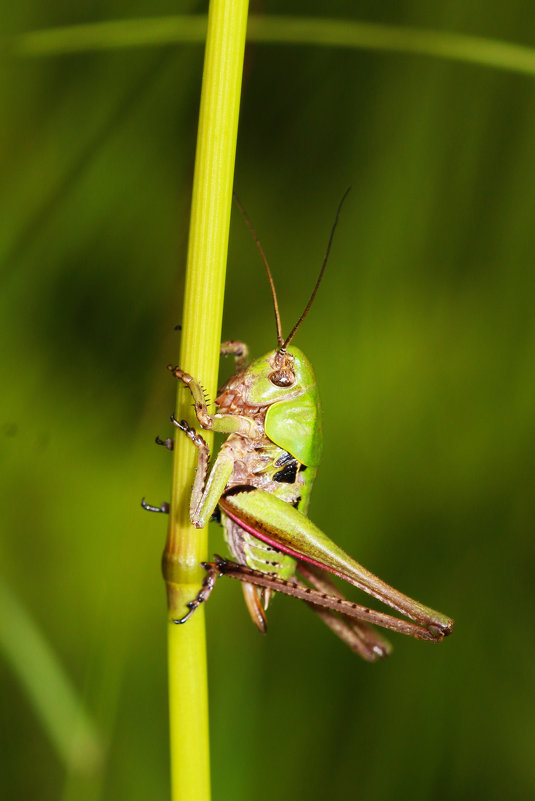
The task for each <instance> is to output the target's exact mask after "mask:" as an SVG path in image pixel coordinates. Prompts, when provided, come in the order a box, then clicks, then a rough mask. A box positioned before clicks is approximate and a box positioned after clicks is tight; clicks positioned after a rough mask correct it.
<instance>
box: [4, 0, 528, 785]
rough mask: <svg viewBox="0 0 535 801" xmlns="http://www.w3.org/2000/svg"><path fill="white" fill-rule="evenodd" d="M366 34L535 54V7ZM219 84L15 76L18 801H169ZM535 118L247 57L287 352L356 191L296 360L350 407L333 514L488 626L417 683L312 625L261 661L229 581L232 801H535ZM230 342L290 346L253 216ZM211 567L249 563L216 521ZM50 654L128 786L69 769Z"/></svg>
mask: <svg viewBox="0 0 535 801" xmlns="http://www.w3.org/2000/svg"><path fill="white" fill-rule="evenodd" d="M256 9H257V10H261V11H263V12H265V13H279V14H281V13H288V14H290V13H291V14H307V15H310V16H314V15H316V16H326V15H327V14H330V13H332V9H331V7H330V6H328V5H326V4H325V3H322V2H319V0H310V1H309V2H307V3H303V2H299V0H294V2H293V3H292V4H291V6H288V5H286V4H284V3H282V2H280V0H279V1H278V2H277V1H275V2H271V3H264V4H262V8H259V7H258V6H257V7H256ZM205 10H206V7H205V6H204V4H203V5H195V4H192V3H189V4H186V3H183V4H182V3H180V2H179V3H170V2H166V0H159V2H157V3H156V4H154V3H153V4H151V5H150V7H149V6H147V5H146V4H143V3H136V2H134V3H133V4H132V3H128V4H126V3H123V2H121V1H120V0H115V2H112V3H111V4H110V3H107V4H106V5H105V6H104V5H103V4H102V3H99V2H94V3H90V4H85V5H84V7H83V9H82V8H77V9H74V8H73V7H72V4H67V3H66V2H63V1H62V0H54V2H51V3H48V4H46V6H43V4H41V3H38V2H36V0H26V2H24V3H21V4H17V5H16V6H15V5H14V4H9V5H8V4H7V3H4V8H3V11H4V13H3V19H4V32H7V33H10V34H15V33H18V32H23V31H27V30H33V29H37V28H42V27H49V26H54V25H61V24H72V23H82V22H91V21H97V20H101V19H104V18H106V19H113V18H121V17H122V18H125V17H128V18H131V17H136V16H138V17H139V16H144V15H147V14H170V13H177V12H189V11H200V12H204V11H205ZM336 14H337V15H338V16H340V17H341V18H344V17H347V18H349V17H353V18H358V19H362V20H370V21H377V22H384V23H392V24H404V25H414V26H417V27H423V28H435V29H438V30H449V31H457V32H460V33H463V32H464V33H468V34H472V35H478V36H483V37H495V38H499V39H504V40H508V41H512V42H519V43H523V44H526V45H530V44H532V45H533V44H534V42H533V37H532V34H531V33H528V32H527V31H531V30H532V28H533V23H534V22H535V12H534V9H533V6H532V5H531V4H528V3H526V2H520V0H510V2H508V3H498V4H494V5H490V4H489V3H486V2H482V0H474V2H472V3H470V4H466V3H463V2H460V0H454V1H453V2H450V3H448V4H447V7H446V8H443V7H441V5H440V4H438V5H436V4H429V3H424V2H422V1H421V0H419V1H418V2H402V3H399V2H393V0H389V2H385V3H382V4H380V6H378V5H377V4H376V3H370V2H361V3H359V4H357V6H355V4H354V3H351V2H349V0H345V2H340V3H337V4H336ZM201 68H202V47H201V46H199V45H195V44H193V45H181V46H175V47H170V46H167V47H160V48H138V49H131V50H122V51H116V52H102V53H86V54H78V55H70V56H57V57H48V58H41V59H26V60H25V59H19V60H17V59H6V58H4V59H3V61H2V76H3V80H2V83H1V89H0V91H1V103H2V109H3V113H2V120H1V122H0V137H1V152H2V180H1V188H0V220H1V225H0V255H1V260H2V263H1V279H2V290H1V293H0V304H1V319H2V325H1V337H2V345H1V348H2V359H1V366H0V369H1V373H2V378H1V386H2V391H1V396H0V410H1V411H0V441H1V449H0V454H1V462H0V470H1V483H0V492H1V508H2V514H1V521H0V524H1V529H2V536H1V541H0V543H1V544H0V548H1V562H2V587H1V589H2V596H1V598H2V607H1V611H0V614H1V617H2V624H1V625H2V630H3V635H2V637H3V646H4V654H3V656H5V655H6V654H11V655H10V657H9V658H8V659H7V660H4V659H3V658H2V659H0V678H1V684H2V693H1V696H2V701H1V706H0V709H1V714H2V729H1V738H2V739H1V743H0V763H1V767H2V772H3V777H2V780H1V783H2V790H1V794H2V797H3V798H6V799H15V798H16V799H40V801H51V800H52V799H58V798H60V799H63V801H79V800H81V801H85V800H86V799H87V800H88V801H89V800H91V801H104V800H106V801H108V800H109V801H111V799H128V800H129V801H136V800H137V799H140V801H141V799H147V798H150V799H167V798H168V794H169V780H168V742H167V708H166V694H167V687H166V638H165V632H166V626H165V601H164V585H163V581H162V579H161V576H160V555H161V552H162V549H163V544H164V538H165V529H166V520H164V519H162V518H159V517H157V516H148V515H147V514H146V513H144V512H143V511H142V510H141V508H140V505H139V503H140V499H141V497H142V496H144V495H145V496H147V498H148V499H149V500H150V501H152V502H153V503H160V502H161V501H163V500H165V499H168V497H169V487H170V471H171V457H170V456H169V454H168V453H167V452H166V451H165V450H164V449H163V448H157V447H156V446H155V445H154V444H153V440H154V436H155V435H156V434H160V435H161V436H168V435H170V434H171V430H170V424H169V422H168V419H169V417H168V416H169V413H170V412H171V410H172V409H173V407H174V397H175V391H176V387H175V382H174V380H173V379H171V378H170V377H169V374H168V373H167V371H166V369H165V365H166V364H167V362H169V361H174V360H175V359H176V357H177V353H178V346H179V341H178V336H179V334H177V333H176V332H175V331H173V326H174V325H175V324H176V323H177V322H179V321H180V314H181V303H182V286H183V279H184V264H185V253H186V239H187V227H188V208H189V202H190V191H191V177H192V164H193V154H194V144H195V135H196V124H197V111H198V99H199V91H200V79H201ZM534 92H535V79H533V78H529V77H523V76H519V75H515V74H511V73H505V72H500V71H497V70H493V69H487V68H482V67H478V66H473V65H465V64H459V63H451V62H445V61H442V60H438V59H432V58H428V57H420V56H411V55H396V54H386V53H366V52H360V51H351V50H339V49H334V48H333V49H328V48H325V49H322V48H317V47H316V48H314V47H298V46H276V45H270V46H266V45H253V46H250V47H249V48H248V51H247V60H246V70H245V81H244V94H243V106H242V116H241V122H240V132H239V143H238V156H237V164H236V187H237V190H238V192H239V194H240V197H241V199H242V201H243V203H244V204H245V206H246V208H247V210H248V212H249V214H250V216H251V218H252V220H253V222H254V224H255V226H256V228H257V230H258V232H259V235H260V238H261V240H262V243H263V245H264V248H265V250H266V253H267V255H268V258H269V260H270V262H271V265H272V269H273V273H274V276H275V281H276V284H277V287H278V291H279V298H280V303H281V313H282V317H283V325H284V328H285V330H286V331H288V330H289V328H290V327H291V325H292V324H293V323H294V322H295V320H296V319H297V316H298V315H299V313H300V312H301V310H302V307H303V306H304V303H305V301H306V299H307V297H308V295H309V292H310V290H311V287H312V285H313V282H314V280H315V277H316V274H317V270H318V269H319V266H320V264H321V260H322V257H323V253H324V249H325V245H326V241H327V237H328V233H329V229H330V226H331V223H332V219H333V216H334V212H335V209H336V205H337V203H338V200H339V198H340V196H341V194H342V192H343V190H344V189H345V187H346V186H347V185H348V184H351V185H352V187H353V189H352V192H351V194H350V196H349V198H348V201H347V204H346V206H345V208H344V210H343V214H342V218H341V221H340V225H339V229H338V232H337V235H336V239H335V243H334V246H333V250H332V255H331V261H330V264H329V268H328V271H327V274H326V277H325V281H324V284H323V286H322V288H321V291H320V293H319V295H318V297H317V300H316V303H315V305H314V307H313V310H312V312H311V314H310V316H309V318H308V319H307V321H306V324H305V325H304V326H303V328H302V329H301V331H300V333H299V336H298V339H297V340H296V344H298V345H299V346H300V347H302V348H303V349H304V350H305V352H306V353H307V355H308V356H309V358H310V359H311V360H312V363H313V364H314V366H315V369H316V372H317V378H318V381H319V385H320V390H321V394H322V402H323V410H324V431H325V453H324V458H323V462H322V467H321V470H320V473H319V477H318V481H317V486H316V489H315V492H314V496H313V500H312V507H311V517H312V518H313V519H314V520H315V522H317V523H318V524H319V525H321V526H322V527H323V528H324V529H325V530H326V531H328V532H329V533H330V534H331V535H332V537H333V538H334V539H336V541H337V542H339V543H340V544H342V545H343V546H344V547H345V548H346V549H347V550H348V551H349V552H350V553H352V554H353V555H354V556H355V557H356V558H357V559H359V560H360V561H362V562H363V563H364V564H365V565H366V566H367V567H369V568H370V569H372V570H374V571H375V572H377V573H378V574H379V575H380V576H381V577H382V578H384V579H386V580H387V581H389V582H390V583H392V584H393V585H394V586H397V587H399V588H400V589H402V590H403V591H405V592H407V593H408V594H410V595H412V596H414V597H416V598H418V599H419V600H421V601H423V602H425V603H428V604H430V605H432V606H433V607H435V608H437V609H440V610H441V611H443V612H445V613H447V614H450V615H452V616H453V617H454V618H455V619H456V622H457V625H456V629H455V632H454V634H453V636H452V637H451V638H450V639H449V640H448V641H446V642H444V644H443V645H441V646H431V645H428V644H426V643H420V642H414V641H410V640H406V639H404V638H403V637H401V636H397V635H391V641H392V642H393V643H394V645H395V650H394V653H393V655H392V656H391V658H390V659H388V660H386V661H385V662H383V663H381V664H378V665H371V666H370V665H367V664H365V663H363V662H361V661H360V660H359V659H358V657H356V656H355V655H353V654H352V653H351V652H350V651H349V650H347V649H346V648H345V646H344V645H343V644H342V643H341V642H339V641H338V640H337V639H336V638H335V637H334V636H333V635H332V634H331V633H330V632H329V631H328V630H327V628H326V627H325V626H323V625H322V624H321V622H320V621H319V620H317V619H316V618H315V616H313V615H311V614H310V612H309V610H308V609H307V608H306V607H305V606H304V605H302V604H300V603H298V602H296V601H293V600H291V599H288V598H283V597H278V598H277V599H276V600H275V602H274V603H273V604H272V607H271V608H270V614H269V622H270V632H269V635H268V636H267V637H265V638H263V637H261V636H260V635H259V634H258V632H257V631H256V630H255V628H254V627H253V626H252V624H251V623H250V620H249V619H248V615H247V612H246V609H245V606H244V604H243V601H242V597H241V592H240V589H239V587H238V586H236V584H235V583H233V582H227V583H225V582H223V581H222V582H220V584H219V585H218V588H217V591H216V593H215V594H214V596H213V598H212V600H211V602H210V604H209V607H208V609H207V617H208V636H209V668H210V704H211V737H212V739H211V748H212V759H213V772H212V776H213V798H214V801H223V799H225V800H226V799H233V801H242V800H245V799H251V798H254V799H255V801H268V799H269V800H270V801H271V800H272V799H277V800H278V801H289V800H290V799H307V801H319V800H320V799H321V800H323V799H326V798H329V799H332V801H342V799H344V800H345V799H347V798H367V799H369V801H385V800H386V799H393V798H410V799H412V801H420V800H421V801H423V800H424V799H425V800H426V801H429V800H430V799H433V801H435V799H436V800H437V801H438V800H439V799H456V801H459V800H460V799H472V800H473V799H486V801H492V800H493V799H503V798H504V797H505V798H507V799H526V798H530V797H533V794H534V791H535V760H534V759H533V754H534V746H535V730H534V726H535V724H534V720H535V698H534V693H533V664H534V659H535V647H534V641H533V637H532V631H531V630H532V621H533V615H534V613H535V603H534V594H533V578H532V576H533V559H534V556H535V554H534V540H533V512H534V506H535V492H534V461H535V459H534V453H535V450H534V445H535V442H534V440H535V417H534V410H533V394H534V388H535V370H534V364H535V362H534V356H535V336H534V335H535V328H534V315H533V307H534V303H535V273H534V265H533V251H534V246H535V211H534V204H533V191H534V189H533V187H534V186H535V149H534V144H533V143H534V141H535V103H534ZM223 338H225V339H226V338H240V339H244V340H245V341H247V342H248V343H249V344H250V346H251V350H252V353H253V354H257V355H258V354H261V353H263V352H265V351H266V350H268V349H271V348H272V347H273V346H274V344H275V340H274V324H273V315H272V309H271V306H270V298H269V291H268V287H267V282H266V278H265V275H264V272H263V268H262V265H261V262H260V259H259V257H258V254H257V253H256V251H255V248H254V244H253V242H252V240H251V238H250V236H249V233H248V232H247V230H246V228H245V225H244V224H243V221H242V220H241V219H240V218H239V215H237V214H236V213H234V214H233V221H232V229H231V237H230V248H229V270H228V277H227V303H226V309H225V319H224V326H223ZM228 369H229V363H225V364H223V369H222V373H221V378H222V380H223V379H224V378H225V377H226V376H227V374H228ZM210 547H211V550H212V551H221V550H222V548H223V547H224V546H223V545H222V536H221V532H220V530H219V529H218V528H217V526H214V528H213V531H212V532H211V546H210ZM8 598H9V599H10V600H9V601H8ZM19 606H20V607H21V608H20V609H19V610H18V612H17V611H16V610H17V607H19ZM31 621H33V622H31ZM31 627H35V628H36V629H37V630H38V631H39V632H40V636H41V637H42V638H44V640H45V641H46V642H47V643H48V648H49V649H50V650H51V652H52V654H54V655H55V656H54V658H55V659H56V660H57V661H58V663H59V664H60V665H61V666H62V670H63V671H64V673H65V676H67V677H68V681H69V682H70V683H71V684H72V686H73V688H74V690H75V692H76V693H77V695H78V696H79V698H81V699H82V702H83V708H84V709H85V714H86V715H87V716H88V717H89V718H90V719H91V720H92V726H93V729H94V731H96V732H97V737H98V739H99V742H100V744H101V745H100V747H101V749H102V752H103V754H104V756H103V757H102V759H101V760H100V761H98V760H96V759H95V758H94V754H92V752H91V750H90V748H89V747H88V749H86V750H85V751H84V749H83V748H82V750H81V751H80V752H77V756H78V758H77V760H73V759H71V761H70V762H69V760H68V759H67V760H66V758H65V757H63V758H62V757H61V756H60V754H59V752H58V747H57V745H55V744H54V742H55V741H54V738H53V736H52V735H51V732H50V729H49V727H48V726H47V725H45V724H44V723H43V718H42V716H41V715H40V714H39V713H38V712H37V711H36V707H35V704H34V702H33V701H32V697H33V696H32V694H31V693H30V692H29V691H28V681H33V682H34V685H36V686H37V690H35V686H34V692H37V694H38V696H40V697H41V703H47V699H48V702H49V703H50V706H51V709H52V713H53V714H55V713H57V714H58V715H59V714H60V709H59V707H58V704H57V703H56V701H55V699H54V697H53V692H54V688H53V686H52V683H51V682H49V681H47V672H46V664H45V662H44V661H43V660H44V657H43V656H42V653H41V650H40V649H38V650H37V651H35V652H33V651H32V647H31V643H32V642H33V640H32V628H31ZM36 636H37V635H36ZM9 644H10V645H9ZM28 644H29V645H28ZM27 646H28V649H29V654H28V656H27V657H26V658H25V659H23V661H22V664H18V663H17V662H16V658H15V657H14V656H13V654H14V653H15V654H16V653H19V655H20V652H21V651H22V652H23V651H24V649H25V648H26V647H27ZM28 669H29V674H26V673H25V670H26V671H27V670H28ZM25 676H26V678H24V677H25ZM47 693H49V696H50V697H48V696H47ZM43 699H44V700H43ZM67 713H68V710H67ZM67 713H66V714H67ZM67 717H68V715H67ZM73 739H74V730H73ZM67 745H68V744H67ZM191 748H192V749H194V748H195V743H194V742H192V743H191ZM64 750H65V744H64Z"/></svg>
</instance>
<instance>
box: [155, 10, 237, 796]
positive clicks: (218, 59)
mask: <svg viewBox="0 0 535 801" xmlns="http://www.w3.org/2000/svg"><path fill="white" fill-rule="evenodd" d="M247 8H248V2H247V0H211V2H210V7H209V13H208V30H207V38H206V51H205V59H204V70H203V82H202V92H201V109H200V116H199V131H198V138H197V152H196V158H195V174H194V180H193V199H192V209H191V221H190V232H189V246H188V261H187V272H186V288H185V297H184V311H183V316H182V346H181V350H180V362H179V363H180V366H181V367H182V368H183V369H185V370H186V371H187V372H189V373H191V374H192V375H193V376H195V377H198V378H199V380H200V381H202V383H203V385H204V386H205V387H206V389H207V391H208V394H209V396H210V398H214V397H215V393H216V388H217V373H218V364H219V344H220V339H221V320H222V316H223V295H224V288H225V267H226V260H227V248H228V232H229V224H230V210H231V203H232V186H233V174H234V161H235V155H236V139H237V131H238V115H239V106H240V92H241V78H242V71H243V54H244V48H245V35H246V27H247ZM181 390H182V391H181ZM177 418H178V419H179V420H180V419H183V418H189V422H190V423H193V422H194V420H193V419H192V415H191V397H190V396H189V393H188V392H187V390H185V389H184V388H183V387H182V386H181V385H179V393H178V399H177ZM204 436H205V438H206V440H207V442H208V444H209V446H211V444H212V442H211V436H210V434H209V433H206V434H205V435H204ZM174 454H175V458H174V473H173V490H172V501H171V510H170V519H169V534H168V539H167V543H166V546H165V551H164V554H163V572H164V578H165V581H166V585H167V598H168V609H169V624H168V626H169V713H170V738H171V796H172V799H173V801H207V799H209V797H210V773H209V742H208V692H207V680H206V679H207V675H206V643H205V627H204V614H203V609H202V608H201V609H199V610H198V611H197V612H196V613H195V614H194V615H193V617H192V619H191V620H190V621H188V623H187V624H186V625H175V624H174V623H173V622H172V620H173V618H175V619H176V618H180V617H182V616H183V615H184V614H185V612H186V607H185V603H186V602H187V601H189V600H191V599H192V598H193V597H194V596H195V595H196V593H197V591H198V589H199V584H200V581H201V578H202V573H203V571H202V569H201V568H200V566H199V563H200V562H201V561H203V560H205V559H206V557H207V532H206V530H204V531H198V530H196V529H194V528H193V527H192V526H191V524H190V521H189V515H188V506H189V493H190V490H191V485H192V482H193V475H194V469H195V461H196V450H195V448H194V447H193V446H192V444H191V442H190V441H189V440H188V439H187V438H186V437H184V436H180V435H177V437H176V445H175V451H174Z"/></svg>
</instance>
